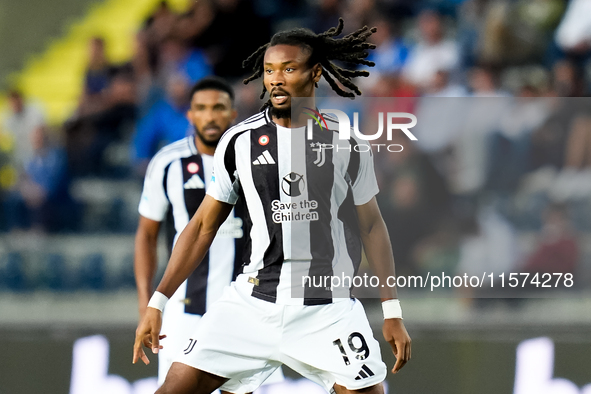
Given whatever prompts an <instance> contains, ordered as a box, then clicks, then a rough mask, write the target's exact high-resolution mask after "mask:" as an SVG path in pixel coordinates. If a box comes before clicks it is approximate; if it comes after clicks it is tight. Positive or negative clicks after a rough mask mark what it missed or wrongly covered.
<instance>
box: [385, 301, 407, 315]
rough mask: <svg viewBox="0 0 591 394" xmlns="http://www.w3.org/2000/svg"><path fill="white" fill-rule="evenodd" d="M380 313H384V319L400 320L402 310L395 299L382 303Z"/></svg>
mask: <svg viewBox="0 0 591 394" xmlns="http://www.w3.org/2000/svg"><path fill="white" fill-rule="evenodd" d="M382 311H383V312H384V319H402V308H401V307H400V301H399V300H397V299H393V300H387V301H384V302H382Z"/></svg>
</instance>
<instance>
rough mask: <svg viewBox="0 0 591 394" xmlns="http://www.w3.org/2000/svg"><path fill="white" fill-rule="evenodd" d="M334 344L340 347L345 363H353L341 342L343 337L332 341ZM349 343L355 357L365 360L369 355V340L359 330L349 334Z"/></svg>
mask: <svg viewBox="0 0 591 394" xmlns="http://www.w3.org/2000/svg"><path fill="white" fill-rule="evenodd" d="M332 344H333V345H335V346H336V347H338V348H339V350H340V352H341V355H342V356H343V362H344V363H345V365H349V364H351V362H350V361H349V356H348V355H347V351H346V350H345V347H344V346H343V343H342V342H341V339H340V338H338V339H336V340H334V341H333V342H332ZM347 344H348V345H349V348H350V349H351V351H352V352H353V353H354V354H355V358H356V359H358V360H365V359H366V358H367V357H368V356H369V347H368V346H367V342H366V341H365V338H363V335H361V334H360V333H358V332H354V333H352V334H351V335H349V338H348V339H347Z"/></svg>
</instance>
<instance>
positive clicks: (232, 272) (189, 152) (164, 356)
mask: <svg viewBox="0 0 591 394" xmlns="http://www.w3.org/2000/svg"><path fill="white" fill-rule="evenodd" d="M190 97H191V103H190V108H189V110H188V111H187V119H188V120H189V123H190V124H191V125H192V126H193V128H194V131H195V133H194V135H192V136H189V137H185V138H184V139H182V140H179V141H177V142H174V143H172V144H170V145H167V146H166V147H164V148H162V149H161V150H160V151H159V152H158V153H157V154H156V155H155V156H154V158H153V159H152V160H151V162H150V165H149V167H148V171H147V173H146V177H145V182H144V190H143V193H142V197H141V201H140V205H139V213H140V219H139V224H138V229H137V233H136V242H135V262H134V265H135V277H136V283H137V289H138V301H139V310H140V316H143V315H144V313H145V311H146V308H147V305H148V300H149V299H150V295H151V294H152V292H153V288H152V282H153V279H154V275H155V274H156V270H157V253H156V250H157V240H158V232H159V230H160V227H161V224H162V222H163V221H164V220H165V219H166V218H167V216H168V218H169V219H172V221H173V223H174V228H173V227H172V226H168V227H170V228H169V229H167V230H170V231H167V243H168V245H169V246H170V248H172V245H173V244H174V243H175V241H176V239H177V238H178V236H179V234H180V233H181V232H182V231H183V229H184V228H185V226H186V225H187V223H189V220H190V218H191V217H192V216H193V215H194V214H195V212H196V211H197V208H198V207H199V204H201V202H202V201H203V198H204V197H205V191H206V190H207V188H208V187H209V185H210V182H211V175H212V169H213V154H214V152H215V148H216V146H217V144H218V141H219V140H220V137H221V136H222V134H223V133H224V132H225V131H226V130H227V129H228V127H229V126H230V124H231V123H232V122H233V121H234V119H235V118H236V110H235V109H234V105H233V100H234V91H233V89H232V87H231V86H230V85H229V84H227V83H226V82H225V81H223V80H221V79H218V78H205V79H202V80H201V81H199V82H197V84H195V86H194V87H193V88H192V90H191V96H190ZM241 238H242V220H241V219H240V218H238V217H234V215H233V214H232V215H230V218H229V219H228V220H227V221H226V222H225V224H224V225H223V226H222V228H221V229H220V231H219V234H218V236H217V237H216V239H215V240H214V242H213V243H212V245H211V247H210V248H209V252H208V255H207V257H206V258H205V260H204V261H203V263H202V264H201V265H200V266H199V268H198V269H196V270H195V271H194V272H193V273H192V274H191V275H190V276H189V278H188V279H187V280H186V281H185V282H183V284H182V285H181V286H180V287H179V289H178V290H177V291H176V292H175V293H174V295H173V296H172V297H171V302H170V303H169V305H168V308H166V313H165V314H164V316H163V325H162V332H163V333H164V334H165V335H166V340H165V341H164V342H163V343H164V346H163V348H162V350H161V352H160V354H159V359H158V381H159V383H160V384H162V383H163V382H164V378H165V377H166V373H167V372H168V369H169V368H170V365H171V364H172V361H173V358H174V357H175V356H176V354H177V353H179V352H181V351H182V350H183V349H184V348H185V346H186V342H187V341H188V340H189V337H190V334H191V333H192V332H193V330H194V329H195V327H196V326H197V324H198V323H199V320H200V319H201V316H202V315H203V314H204V313H205V311H206V310H207V308H208V307H209V305H211V304H212V302H213V301H215V300H217V299H218V298H219V297H220V296H221V294H222V291H223V288H224V287H225V286H227V285H229V284H230V282H231V281H232V280H233V279H234V278H235V277H236V275H237V274H238V272H239V271H240V270H241V269H242V260H241V258H240V253H237V252H236V251H237V250H240V249H241V247H242V245H241ZM210 261H211V262H213V263H212V264H210V263H209V262H210ZM279 375H280V374H279ZM279 378H281V376H279Z"/></svg>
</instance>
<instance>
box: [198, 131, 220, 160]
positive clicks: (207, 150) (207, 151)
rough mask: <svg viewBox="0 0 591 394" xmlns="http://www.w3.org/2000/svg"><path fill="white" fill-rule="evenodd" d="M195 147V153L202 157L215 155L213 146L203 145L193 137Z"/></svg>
mask: <svg viewBox="0 0 591 394" xmlns="http://www.w3.org/2000/svg"><path fill="white" fill-rule="evenodd" d="M195 147H197V151H198V152H199V153H200V154H202V155H209V156H213V154H214V153H215V146H210V145H206V144H204V143H203V141H201V138H199V136H198V135H195Z"/></svg>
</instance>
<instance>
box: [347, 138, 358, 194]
mask: <svg viewBox="0 0 591 394" xmlns="http://www.w3.org/2000/svg"><path fill="white" fill-rule="evenodd" d="M349 143H350V144H351V155H350V156H349V166H348V167H347V175H349V179H350V182H351V186H353V185H354V184H355V181H357V176H358V175H359V165H360V162H361V156H360V154H359V152H358V151H357V150H356V149H358V148H357V146H358V144H357V141H356V140H355V139H354V138H351V139H350V140H349Z"/></svg>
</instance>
